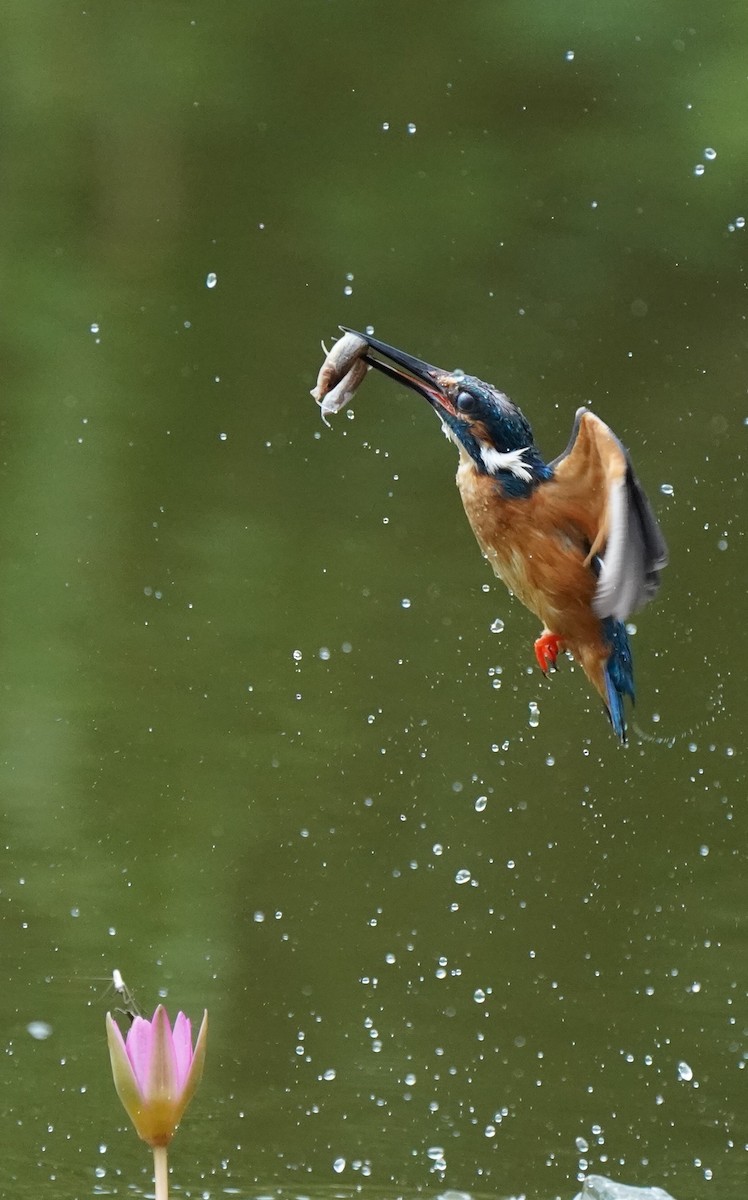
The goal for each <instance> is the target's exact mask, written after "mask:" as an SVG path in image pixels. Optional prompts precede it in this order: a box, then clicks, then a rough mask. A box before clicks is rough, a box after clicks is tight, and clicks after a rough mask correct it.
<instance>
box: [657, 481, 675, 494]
mask: <svg viewBox="0 0 748 1200" xmlns="http://www.w3.org/2000/svg"><path fill="white" fill-rule="evenodd" d="M660 491H661V492H662V494H663V496H674V495H675V488H674V487H673V485H672V483H661V484H660Z"/></svg>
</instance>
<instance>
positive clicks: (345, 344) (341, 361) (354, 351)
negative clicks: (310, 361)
mask: <svg viewBox="0 0 748 1200" xmlns="http://www.w3.org/2000/svg"><path fill="white" fill-rule="evenodd" d="M322 349H323V350H324V352H325V361H324V362H323V364H322V366H321V367H320V370H319V375H318V376H317V385H316V387H313V388H312V391H311V394H312V396H314V399H315V400H316V401H317V403H318V404H321V403H322V401H323V400H324V399H325V397H326V396H327V394H328V393H329V392H331V391H333V390H334V389H335V388H336V387H337V385H338V384H339V383H342V382H343V380H344V378H345V377H346V376H347V375H348V373H349V371H350V370H351V369H352V367H353V364H354V363H355V362H357V361H359V360H360V359H361V358H362V357H363V355H364V354H366V352H367V350H368V349H369V344H368V342H366V341H365V340H364V338H362V337H359V336H358V334H356V333H344V334H343V336H342V337H341V338H338V340H337V342H333V344H332V346H331V347H330V349H329V350H328V349H327V347H326V345H325V343H324V342H323V343H322ZM364 374H365V372H364ZM361 379H363V374H362V375H361V376H360V378H359V380H358V383H360V382H361ZM356 386H358V384H357V385H356ZM351 394H352V393H351ZM348 399H350V396H349V397H348ZM346 403H347V401H346ZM340 407H342V405H341V406H340ZM332 411H335V412H337V411H338V409H334V410H332Z"/></svg>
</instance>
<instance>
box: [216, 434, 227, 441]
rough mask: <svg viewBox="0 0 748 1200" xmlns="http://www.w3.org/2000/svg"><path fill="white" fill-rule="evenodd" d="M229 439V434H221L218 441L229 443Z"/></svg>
mask: <svg viewBox="0 0 748 1200" xmlns="http://www.w3.org/2000/svg"><path fill="white" fill-rule="evenodd" d="M228 437H229V435H228V434H227V433H219V435H218V440H219V442H227V441H228Z"/></svg>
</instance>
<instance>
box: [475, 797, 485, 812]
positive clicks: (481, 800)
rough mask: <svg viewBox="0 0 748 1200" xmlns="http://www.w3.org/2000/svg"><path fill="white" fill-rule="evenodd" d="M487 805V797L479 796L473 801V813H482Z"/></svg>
mask: <svg viewBox="0 0 748 1200" xmlns="http://www.w3.org/2000/svg"><path fill="white" fill-rule="evenodd" d="M487 804H488V796H479V797H478V799H477V800H476V801H475V811H476V812H483V811H484V809H485V807H486V805H487Z"/></svg>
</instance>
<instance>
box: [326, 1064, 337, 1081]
mask: <svg viewBox="0 0 748 1200" xmlns="http://www.w3.org/2000/svg"><path fill="white" fill-rule="evenodd" d="M336 1074H337V1072H336V1071H335V1068H334V1067H328V1068H327V1070H326V1071H324V1072H323V1074H322V1078H323V1079H324V1080H325V1081H326V1082H327V1083H329V1082H330V1080H331V1079H334V1078H335V1075H336Z"/></svg>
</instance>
